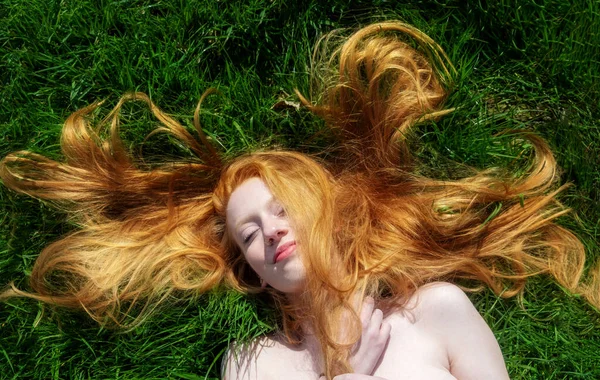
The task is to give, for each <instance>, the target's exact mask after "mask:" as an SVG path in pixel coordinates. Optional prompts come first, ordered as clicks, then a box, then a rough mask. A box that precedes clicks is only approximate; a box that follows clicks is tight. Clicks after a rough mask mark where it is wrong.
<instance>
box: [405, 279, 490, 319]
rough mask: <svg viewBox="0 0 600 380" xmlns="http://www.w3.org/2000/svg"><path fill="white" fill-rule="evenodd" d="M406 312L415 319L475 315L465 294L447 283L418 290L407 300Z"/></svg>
mask: <svg viewBox="0 0 600 380" xmlns="http://www.w3.org/2000/svg"><path fill="white" fill-rule="evenodd" d="M405 309H406V310H412V312H413V313H414V315H415V318H416V319H417V320H418V319H421V318H423V317H448V316H449V315H450V314H459V315H462V316H463V317H464V316H465V315H464V314H465V313H467V314H471V313H473V312H474V313H475V314H478V313H477V310H476V309H475V307H474V306H473V303H472V302H471V300H470V299H469V297H467V295H466V294H465V292H464V291H463V290H462V289H461V288H459V287H458V286H456V285H454V284H451V283H449V282H433V283H429V284H426V285H423V286H421V287H420V288H418V289H417V290H416V291H415V293H414V294H413V295H412V297H411V298H410V299H409V300H408V302H407V304H406V306H405Z"/></svg>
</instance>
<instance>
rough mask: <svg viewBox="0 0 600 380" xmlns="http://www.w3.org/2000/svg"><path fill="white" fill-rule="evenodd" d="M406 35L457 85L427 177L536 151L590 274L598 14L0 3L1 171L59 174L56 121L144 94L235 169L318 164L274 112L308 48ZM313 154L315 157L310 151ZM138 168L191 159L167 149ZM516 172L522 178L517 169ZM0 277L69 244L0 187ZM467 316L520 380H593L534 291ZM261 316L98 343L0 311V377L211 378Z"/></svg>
mask: <svg viewBox="0 0 600 380" xmlns="http://www.w3.org/2000/svg"><path fill="white" fill-rule="evenodd" d="M398 18H399V19H403V20H405V21H407V22H409V23H411V24H414V25H416V26H418V27H419V28H421V29H422V30H424V31H425V32H427V33H428V34H430V35H431V36H432V37H433V38H434V39H435V40H436V41H438V42H440V43H441V44H442V45H443V47H444V48H445V49H446V51H447V52H448V54H449V55H450V57H451V59H452V60H453V62H454V63H455V65H456V67H457V69H458V76H457V84H456V88H455V90H454V92H453V94H452V95H451V97H450V99H449V105H450V106H453V107H457V111H456V112H455V113H453V114H451V115H449V116H448V117H446V118H444V119H442V120H440V121H438V122H437V123H435V124H434V123H432V124H427V125H423V126H420V127H419V133H418V136H419V141H418V143H417V144H415V149H416V150H417V153H418V155H419V156H420V158H421V160H422V161H423V163H424V166H423V167H422V168H421V169H420V170H422V171H423V172H425V173H430V174H432V175H437V176H450V177H452V176H458V175H460V167H458V166H457V165H456V164H455V163H456V162H458V163H461V164H466V165H469V166H474V167H478V168H484V167H489V166H504V167H511V168H518V167H519V161H518V160H516V157H517V156H518V155H519V153H520V148H519V147H518V146H514V145H511V143H510V139H509V138H507V137H506V136H494V135H495V134H496V133H497V132H499V131H502V130H504V129H507V128H509V129H510V128H518V129H527V130H533V131H536V132H537V133H539V134H540V135H542V136H543V137H545V138H546V139H547V140H548V141H549V142H550V144H551V145H552V147H553V150H554V152H555V153H556V156H557V159H558V161H559V165H560V166H561V168H562V172H561V178H562V180H563V181H565V182H567V181H568V182H573V183H574V184H575V186H573V187H571V188H570V189H569V190H568V191H567V192H565V193H564V194H563V195H562V196H561V200H562V201H563V202H564V203H566V204H567V205H569V206H570V207H572V208H573V209H574V210H575V211H576V212H577V216H578V218H574V217H573V216H570V217H565V218H562V219H561V220H560V223H561V224H563V225H565V226H568V227H569V228H571V229H572V230H574V231H575V232H576V233H577V234H578V236H580V238H581V239H582V240H583V241H584V243H585V245H586V247H587V248H588V251H589V256H590V258H591V259H592V260H594V259H597V258H599V256H600V249H599V248H598V237H599V234H600V231H599V228H600V222H599V220H600V192H599V189H600V122H598V120H599V119H600V109H599V104H600V78H599V76H600V58H599V57H600V3H598V2H597V1H594V0H575V1H564V0H537V1H533V0H510V1H509V0H497V1H490V2H482V1H460V0H454V1H452V0H431V1H426V0H420V1H419V0H417V1H411V2H407V4H405V5H402V4H396V2H393V1H384V0H378V1H376V0H372V1H354V2H349V1H344V0H330V1H316V0H315V1H306V2H284V1H279V0H264V1H259V0H246V1H235V2H234V1H209V0H196V1H191V0H190V1H160V0H153V1H149V0H148V1H108V0H107V1H91V0H90V1H85V0H81V1H47V0H32V1H28V2H23V1H20V0H0V156H4V155H5V154H7V153H9V152H11V151H14V150H17V149H24V148H27V149H31V150H34V151H37V152H42V153H44V154H46V155H48V156H50V157H54V158H60V151H59V146H58V139H59V134H60V127H61V123H62V121H63V120H64V119H65V117H66V116H67V115H68V114H69V113H71V112H73V111H74V110H76V109H78V108H79V107H82V106H84V105H87V104H89V103H91V102H93V101H95V100H99V99H107V104H108V105H112V104H115V103H116V101H117V100H118V97H119V96H120V95H121V94H123V93H124V92H127V91H133V90H138V91H144V92H146V93H148V94H150V96H151V97H152V99H153V100H154V101H155V102H157V103H158V104H159V105H160V106H162V107H163V109H165V110H166V111H167V112H169V113H171V114H173V115H175V116H176V117H178V118H179V119H180V120H181V121H182V122H184V123H187V124H191V115H192V112H193V109H194V107H195V104H196V102H197V100H198V98H199V97H200V95H201V94H202V92H203V91H204V90H205V89H207V88H209V87H217V88H218V89H219V90H220V92H221V95H219V96H212V97H210V98H209V99H207V101H206V103H205V105H204V109H203V114H202V121H203V125H204V127H205V129H206V132H207V133H208V134H210V135H211V136H213V137H214V138H215V139H216V140H217V141H218V142H219V144H221V146H222V149H223V150H224V151H225V152H227V154H230V155H234V154H237V153H239V152H241V151H244V150H248V149H251V148H257V147H264V146H268V145H273V144H274V145H280V146H286V147H291V148H298V149H302V150H304V151H313V150H315V149H318V147H319V144H318V142H316V141H312V140H310V136H312V135H313V134H314V133H315V131H317V130H318V129H319V128H320V126H321V123H320V122H319V121H318V120H316V119H315V118H314V117H312V116H310V115H308V114H307V113H306V112H305V111H300V112H296V111H293V110H286V111H282V112H277V111H274V110H272V109H271V106H272V105H273V104H274V103H275V102H276V101H277V100H278V99H280V98H284V99H288V100H292V101H293V100H295V99H294V97H293V96H291V95H290V94H293V89H294V88H299V89H300V90H301V91H303V92H304V93H306V92H308V76H307V72H308V64H309V57H310V54H311V51H310V49H311V46H312V44H313V43H314V42H315V41H316V39H317V38H318V36H319V35H321V34H322V33H324V32H327V31H330V30H332V29H334V28H336V27H354V26H357V25H361V24H366V23H369V22H371V21H374V20H382V19H398ZM123 115H124V119H125V120H126V122H125V126H124V127H123V137H124V138H125V139H126V140H127V141H128V143H129V144H131V146H132V147H138V146H139V145H140V143H141V142H142V141H143V140H144V137H145V136H146V135H147V134H148V133H149V132H150V131H151V130H152V128H153V127H155V126H156V122H155V121H154V120H153V119H152V118H151V117H149V113H148V112H147V110H145V109H144V107H143V106H141V105H139V104H132V105H130V106H127V107H126V108H125V110H124V112H123ZM306 141H311V142H310V145H307V143H306ZM144 153H145V155H148V156H153V155H154V156H156V155H158V154H164V155H167V156H174V157H182V156H183V157H185V156H186V155H187V154H189V153H188V152H186V151H185V150H182V149H180V148H178V147H177V146H176V145H174V144H173V143H172V141H171V140H170V139H169V138H167V137H166V136H161V135H157V136H154V137H152V138H151V139H150V140H149V141H148V142H146V143H145V145H144ZM515 161H516V163H515ZM0 210H1V211H0V221H1V223H0V280H1V282H2V283H6V282H8V281H10V280H16V282H17V284H19V285H20V286H21V287H23V288H26V286H27V284H26V279H27V275H28V274H29V273H30V270H31V267H32V265H33V261H34V260H35V258H36V255H37V253H39V251H40V250H41V249H42V248H43V247H44V246H46V245H47V244H48V243H50V242H52V241H53V240H55V239H57V238H58V237H59V236H61V235H62V234H64V233H66V232H67V231H69V230H70V229H72V228H73V227H72V226H70V225H69V224H68V223H67V222H66V217H65V215H62V214H60V213H58V212H56V211H54V210H52V209H50V208H49V207H48V206H46V205H44V204H43V203H40V202H38V201H35V200H31V199H28V198H26V197H22V196H17V195H15V194H13V193H11V192H9V191H7V190H6V189H5V188H4V187H0ZM471 298H472V300H473V301H474V303H475V304H476V306H477V307H478V308H479V310H480V312H481V313H482V314H483V315H484V317H485V319H486V320H487V321H488V323H489V324H490V326H491V327H492V329H493V330H494V332H495V334H496V336H497V338H498V340H499V342H500V345H501V347H502V349H503V352H504V355H505V358H506V362H507V365H508V369H509V372H510V374H511V377H512V378H515V379H597V378H600V365H599V364H600V312H598V311H596V310H594V309H593V308H592V307H590V306H588V305H587V304H585V303H584V302H583V301H582V300H581V299H578V298H576V297H573V296H570V295H568V294H566V293H565V292H563V291H562V290H561V289H559V288H558V287H557V286H556V285H555V284H553V283H552V282H551V281H549V280H548V279H545V278H536V279H535V280H533V281H532V282H531V283H530V284H529V285H528V287H527V292H526V293H525V297H524V299H523V306H524V307H523V308H522V307H520V305H519V303H518V301H517V300H514V299H513V300H502V299H498V298H496V297H495V296H494V295H492V294H491V293H490V292H483V293H481V294H476V295H473V296H472V297H471ZM274 320H275V316H274V315H273V313H272V310H271V309H270V308H269V307H268V305H265V303H264V302H263V301H262V300H260V299H254V298H243V297H241V296H239V295H236V294H225V293H215V294H210V295H207V296H205V297H201V298H200V299H198V300H195V301H194V302H191V303H185V304H184V303H180V304H177V303H175V304H173V305H171V306H170V307H169V308H167V309H165V310H163V311H161V313H159V314H158V315H157V316H155V317H154V318H153V319H152V320H150V321H149V322H147V323H146V324H144V325H142V326H141V327H139V328H137V329H136V330H134V331H132V332H115V331H106V330H102V329H100V328H98V326H96V325H95V324H94V323H92V322H91V321H90V320H89V319H87V318H86V317H85V316H84V315H81V314H80V313H75V312H70V311H67V310H55V311H52V310H50V309H48V308H42V307H41V306H40V305H38V304H37V303H35V302H31V301H24V300H11V301H10V302H8V303H5V304H1V305H0V378H6V379H22V378H40V379H42V378H43V379H46V378H53V379H63V378H64V379H79V378H94V379H103V378H107V379H108V378H110V379H112V378H115V379H117V378H118V379H133V378H173V379H201V378H205V376H206V377H208V378H216V377H218V368H219V356H220V354H221V353H222V352H223V349H224V348H225V347H226V345H227V341H229V340H231V339H239V338H244V337H249V336H254V335H257V334H261V333H264V332H266V331H269V330H270V329H271V328H272V326H273V325H274Z"/></svg>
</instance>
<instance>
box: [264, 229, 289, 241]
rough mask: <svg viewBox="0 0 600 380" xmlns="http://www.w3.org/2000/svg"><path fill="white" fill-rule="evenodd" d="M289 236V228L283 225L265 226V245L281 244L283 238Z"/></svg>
mask: <svg viewBox="0 0 600 380" xmlns="http://www.w3.org/2000/svg"><path fill="white" fill-rule="evenodd" d="M287 234H288V228H287V227H286V226H283V225H275V224H274V225H270V226H265V230H264V237H265V244H266V245H267V246H270V245H273V244H274V243H275V242H279V241H280V240H281V238H283V237H284V236H285V235H287Z"/></svg>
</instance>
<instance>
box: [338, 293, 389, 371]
mask: <svg viewBox="0 0 600 380" xmlns="http://www.w3.org/2000/svg"><path fill="white" fill-rule="evenodd" d="M360 321H361V323H362V334H361V337H360V340H359V341H358V342H356V345H355V347H354V350H353V351H354V353H353V354H352V356H351V357H350V365H351V366H352V368H353V370H354V374H361V375H372V374H373V371H374V370H375V367H376V366H377V364H378V363H379V360H380V359H381V356H382V355H383V353H384V352H385V348H386V346H387V342H388V340H389V338H390V331H391V330H392V327H391V326H390V324H389V323H387V322H383V312H382V311H381V310H379V309H375V301H374V300H373V298H371V297H367V298H365V300H364V301H363V304H362V308H361V310H360ZM350 375H353V374H346V375H340V376H350ZM340 376H337V377H336V378H335V379H336V380H342V379H345V380H351V379H356V380H360V379H367V378H369V379H379V378H375V377H371V376H367V377H356V376H355V377H343V378H340V379H338V377H340Z"/></svg>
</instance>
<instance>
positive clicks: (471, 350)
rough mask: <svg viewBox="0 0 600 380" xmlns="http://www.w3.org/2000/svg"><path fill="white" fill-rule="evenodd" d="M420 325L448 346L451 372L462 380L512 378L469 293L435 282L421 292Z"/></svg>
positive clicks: (496, 343) (498, 347)
mask: <svg viewBox="0 0 600 380" xmlns="http://www.w3.org/2000/svg"><path fill="white" fill-rule="evenodd" d="M417 302H418V306H417V308H418V309H419V314H420V321H419V322H418V323H419V324H422V326H423V327H424V328H425V329H426V330H427V331H429V332H431V333H433V334H435V335H436V336H437V337H438V338H439V339H440V340H441V342H442V344H443V345H444V346H445V347H446V348H447V352H448V359H449V363H450V373H451V374H452V375H453V376H455V377H456V378H457V379H460V380H468V379H490V380H496V379H498V380H500V379H502V380H504V379H508V378H509V377H508V372H507V370H506V365H505V364H504V358H503V357H502V352H501V351H500V346H499V345H498V342H497V341H496V338H495V337H494V334H493V333H492V331H491V330H490V328H489V326H488V325H487V324H486V323H485V321H484V320H483V318H482V317H481V315H479V313H478V312H477V310H476V309H475V307H474V306H473V304H472V303H471V301H470V300H469V298H468V297H467V296H466V294H465V293H464V292H463V291H462V290H461V289H460V288H458V287H457V286H455V285H451V284H448V283H435V284H430V285H427V286H425V287H423V288H422V289H421V290H419V292H418V301H417Z"/></svg>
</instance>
